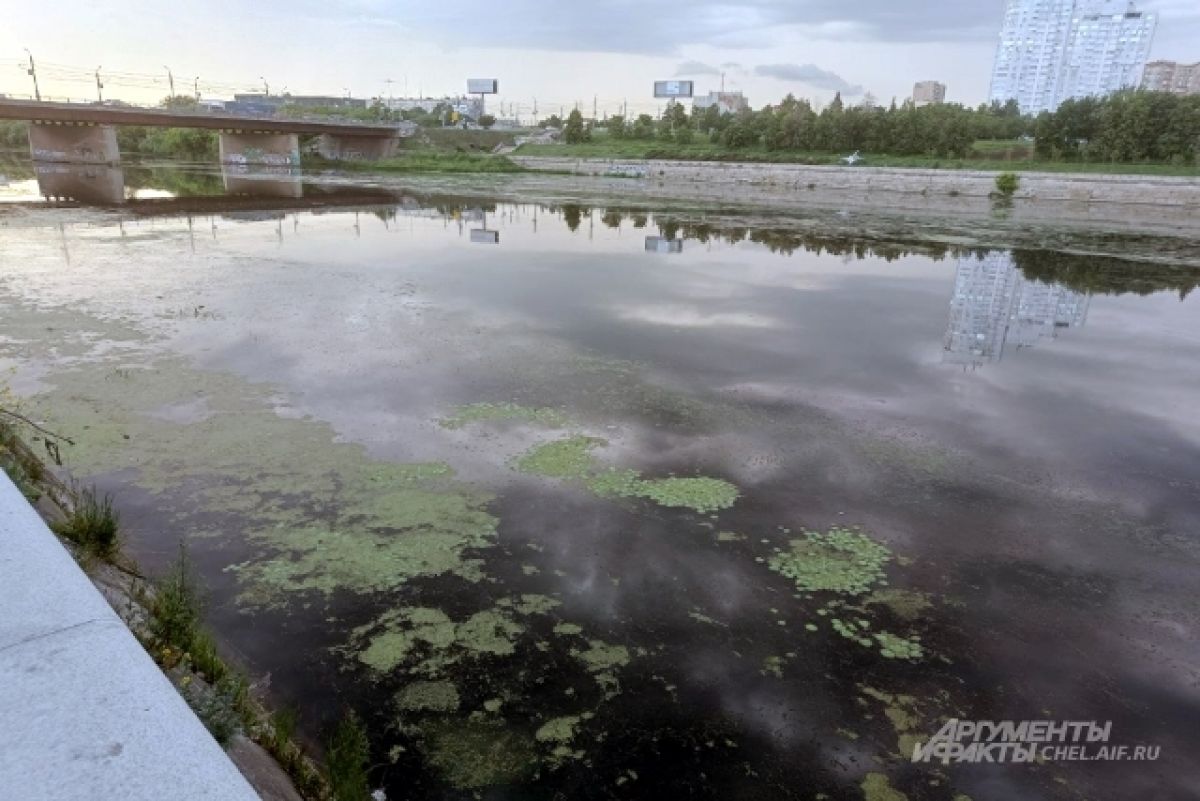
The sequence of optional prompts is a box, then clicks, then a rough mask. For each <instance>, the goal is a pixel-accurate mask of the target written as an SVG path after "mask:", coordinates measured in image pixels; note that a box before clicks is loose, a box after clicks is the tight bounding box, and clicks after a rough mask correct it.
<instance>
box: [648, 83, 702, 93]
mask: <svg viewBox="0 0 1200 801" xmlns="http://www.w3.org/2000/svg"><path fill="white" fill-rule="evenodd" d="M694 86H695V84H694V82H692V81H655V82H654V96H655V97H691V96H692V89H693V87H694Z"/></svg>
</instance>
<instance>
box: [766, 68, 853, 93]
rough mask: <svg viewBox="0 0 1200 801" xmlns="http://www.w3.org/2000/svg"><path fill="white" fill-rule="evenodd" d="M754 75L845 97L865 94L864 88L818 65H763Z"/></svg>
mask: <svg viewBox="0 0 1200 801" xmlns="http://www.w3.org/2000/svg"><path fill="white" fill-rule="evenodd" d="M754 74H755V75H760V76H762V77H764V78H775V79H777V80H780V81H796V82H799V83H804V84H808V85H809V86H812V87H814V88H816V89H828V90H829V91H831V92H841V93H842V94H844V95H851V96H853V95H861V94H862V93H863V88H862V87H861V86H859V85H858V84H852V83H850V82H849V81H847V80H846V79H845V78H843V77H842V76H841V75H838V74H837V73H836V72H830V71H829V70H823V69H821V68H820V67H818V66H817V65H816V64H762V65H759V66H757V67H755V68H754Z"/></svg>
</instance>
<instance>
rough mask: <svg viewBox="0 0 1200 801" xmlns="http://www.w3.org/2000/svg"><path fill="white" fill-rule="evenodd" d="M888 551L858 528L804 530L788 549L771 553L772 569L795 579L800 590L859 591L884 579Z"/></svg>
mask: <svg viewBox="0 0 1200 801" xmlns="http://www.w3.org/2000/svg"><path fill="white" fill-rule="evenodd" d="M891 558H892V554H891V551H889V550H888V549H887V547H886V546H884V545H881V544H880V543H878V542H876V541H875V540H873V539H871V538H870V537H868V536H867V535H866V534H864V533H862V532H860V531H854V530H852V529H845V528H832V529H830V530H829V531H828V532H827V533H825V534H821V533H820V532H814V531H806V532H804V536H803V537H800V538H797V539H793V540H792V541H791V549H790V550H788V551H784V552H783V553H780V554H776V555H775V556H773V557H771V559H770V561H769V563H768V564H769V565H770V567H771V569H772V570H774V571H775V572H777V573H780V574H782V575H784V576H787V577H788V578H790V579H792V581H794V582H796V588H797V589H799V590H800V591H801V592H835V593H839V594H842V595H863V594H865V593H866V592H868V591H870V589H871V588H872V586H874V585H876V584H878V583H879V582H881V581H883V579H884V572H883V568H884V565H886V564H887V563H888V562H889V561H890V560H891Z"/></svg>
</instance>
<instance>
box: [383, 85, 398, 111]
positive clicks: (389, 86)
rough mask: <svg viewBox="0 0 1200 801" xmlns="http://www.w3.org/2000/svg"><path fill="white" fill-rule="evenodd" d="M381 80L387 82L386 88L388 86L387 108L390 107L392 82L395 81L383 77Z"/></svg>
mask: <svg viewBox="0 0 1200 801" xmlns="http://www.w3.org/2000/svg"><path fill="white" fill-rule="evenodd" d="M383 82H384V83H386V84H387V88H388V107H389V108H391V105H392V84H394V83H395V81H393V80H392V79H391V78H384V79H383Z"/></svg>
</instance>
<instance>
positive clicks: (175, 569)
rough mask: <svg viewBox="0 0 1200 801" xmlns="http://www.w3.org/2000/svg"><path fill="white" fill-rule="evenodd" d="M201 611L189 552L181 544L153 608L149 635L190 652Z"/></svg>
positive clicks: (161, 584)
mask: <svg viewBox="0 0 1200 801" xmlns="http://www.w3.org/2000/svg"><path fill="white" fill-rule="evenodd" d="M200 607H201V598H200V589H199V587H197V586H196V580H195V578H194V577H193V576H192V573H191V568H190V566H189V565H188V558H187V548H186V547H185V546H184V545H183V543H180V545H179V558H178V559H176V560H175V564H173V565H172V566H171V570H170V572H168V573H167V577H166V578H165V579H163V580H162V582H160V583H159V585H158V592H157V593H156V594H155V596H154V603H153V604H152V605H151V608H150V632H151V634H153V635H154V638H155V639H156V640H157V641H158V644H159V645H173V646H175V647H176V648H179V649H180V650H183V651H187V650H189V649H190V648H191V647H192V644H193V642H195V640H196V636H197V632H198V631H199V628H200ZM214 650H215V649H214Z"/></svg>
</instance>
